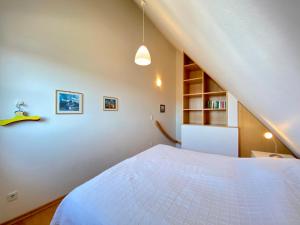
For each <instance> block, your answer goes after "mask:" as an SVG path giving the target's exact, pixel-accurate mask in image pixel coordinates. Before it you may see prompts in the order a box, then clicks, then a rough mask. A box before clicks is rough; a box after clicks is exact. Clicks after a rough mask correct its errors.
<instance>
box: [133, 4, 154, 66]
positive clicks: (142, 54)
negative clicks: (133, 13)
mask: <svg viewBox="0 0 300 225" xmlns="http://www.w3.org/2000/svg"><path fill="white" fill-rule="evenodd" d="M141 4H142V7H143V43H142V45H141V46H140V47H139V48H138V50H137V52H136V54H135V58H134V62H135V64H137V65H140V66H148V65H150V64H151V56H150V53H149V51H148V49H147V47H146V46H145V45H144V39H145V38H144V37H145V26H144V24H145V9H144V6H145V4H146V2H145V1H144V0H142V1H141Z"/></svg>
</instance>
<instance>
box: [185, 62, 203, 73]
mask: <svg viewBox="0 0 300 225" xmlns="http://www.w3.org/2000/svg"><path fill="white" fill-rule="evenodd" d="M184 68H185V69H187V70H190V71H197V70H201V68H200V67H199V66H198V65H197V64H196V63H190V64H187V65H184Z"/></svg>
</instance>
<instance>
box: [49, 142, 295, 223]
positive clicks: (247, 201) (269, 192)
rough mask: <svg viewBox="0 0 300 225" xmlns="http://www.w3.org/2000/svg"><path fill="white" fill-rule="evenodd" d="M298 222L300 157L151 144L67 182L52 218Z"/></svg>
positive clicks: (65, 220) (67, 220) (57, 220)
mask: <svg viewBox="0 0 300 225" xmlns="http://www.w3.org/2000/svg"><path fill="white" fill-rule="evenodd" d="M128 224H131V225H192V224H193V225H196V224H199V225H200V224H202V225H221V224H222V225H250V224H251V225H269V224H270V225H286V224H294V225H296V224H297V225H299V224H300V162H299V160H297V159H273V158H260V159H259V158H258V159H253V158H250V159H238V158H230V157H225V156H217V155H209V154H203V153H198V152H192V151H187V150H180V149H176V148H173V147H170V146H165V145H158V146H155V147H153V148H151V149H149V150H147V151H145V152H142V153H140V154H138V155H136V156H134V157H132V158H129V159H127V160H125V161H123V162H121V163H119V164H117V165H116V166H114V167H112V168H110V169H108V170H106V171H105V172H103V173H101V174H100V175H99V176H97V177H95V178H93V179H92V180H90V181H88V182H86V183H85V184H83V185H81V186H79V187H78V188H76V189H75V190H73V191H72V192H71V193H70V194H69V195H68V196H67V197H66V198H65V199H64V200H63V201H62V203H61V204H60V206H59V208H58V209H57V211H56V213H55V216H54V218H53V220H52V223H51V225H128Z"/></svg>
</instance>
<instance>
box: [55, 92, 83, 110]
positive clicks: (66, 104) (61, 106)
mask: <svg viewBox="0 0 300 225" xmlns="http://www.w3.org/2000/svg"><path fill="white" fill-rule="evenodd" d="M55 108H56V114H82V113H83V94H82V93H79V92H73V91H62V90H56V107H55Z"/></svg>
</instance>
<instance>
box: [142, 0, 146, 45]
mask: <svg viewBox="0 0 300 225" xmlns="http://www.w3.org/2000/svg"><path fill="white" fill-rule="evenodd" d="M144 4H145V3H144V2H142V6H143V43H144V39H145V38H144V37H145V25H144V23H145V7H144Z"/></svg>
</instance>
